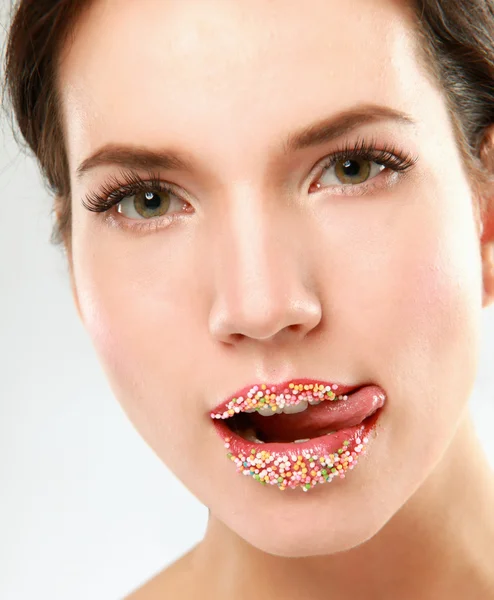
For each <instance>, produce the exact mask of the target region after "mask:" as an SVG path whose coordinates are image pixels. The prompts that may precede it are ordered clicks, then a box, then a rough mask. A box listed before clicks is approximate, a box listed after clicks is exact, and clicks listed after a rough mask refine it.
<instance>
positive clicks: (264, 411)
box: [258, 406, 276, 417]
mask: <svg viewBox="0 0 494 600" xmlns="http://www.w3.org/2000/svg"><path fill="white" fill-rule="evenodd" d="M258 412H259V414H260V415H262V416H263V417H271V416H273V415H274V414H276V412H275V411H274V410H271V407H270V406H263V407H262V408H261V409H259V411H258Z"/></svg>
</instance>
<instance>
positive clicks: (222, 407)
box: [210, 379, 365, 419]
mask: <svg viewBox="0 0 494 600" xmlns="http://www.w3.org/2000/svg"><path fill="white" fill-rule="evenodd" d="M292 384H293V385H298V384H301V385H304V386H306V385H307V386H309V385H312V386H314V385H318V386H320V385H322V386H324V388H328V387H329V388H330V389H331V391H332V392H333V393H334V394H335V396H340V395H346V394H349V393H350V392H354V391H355V390H358V389H360V388H362V387H365V384H358V385H343V384H341V383H335V382H329V381H322V380H319V379H290V380H288V381H282V382H280V383H273V384H270V383H254V384H252V385H248V386H245V387H244V388H242V389H240V390H238V391H237V392H236V393H235V394H233V395H231V396H230V397H229V398H227V399H226V400H224V401H223V402H221V403H220V404H218V405H217V406H216V407H215V408H214V409H213V410H211V411H210V413H211V414H210V416H211V417H212V418H213V419H214V418H217V419H218V418H220V419H221V418H223V419H226V418H228V416H232V415H233V414H234V413H239V412H244V411H245V410H246V409H247V408H248V398H249V396H248V395H249V393H252V394H253V395H255V394H257V393H258V392H262V391H265V392H267V390H270V391H271V392H274V393H276V394H283V393H284V390H290V391H291V388H290V385H292ZM307 391H308V390H307ZM240 399H242V400H240ZM228 411H233V412H230V413H229V414H228Z"/></svg>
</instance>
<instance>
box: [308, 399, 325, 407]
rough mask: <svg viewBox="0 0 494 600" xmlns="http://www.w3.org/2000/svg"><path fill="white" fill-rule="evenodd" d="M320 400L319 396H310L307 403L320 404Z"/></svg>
mask: <svg viewBox="0 0 494 600" xmlns="http://www.w3.org/2000/svg"><path fill="white" fill-rule="evenodd" d="M321 402H322V400H321V399H320V398H312V399H311V400H309V404H311V405H312V406H316V404H321Z"/></svg>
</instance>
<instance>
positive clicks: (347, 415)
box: [225, 390, 379, 444]
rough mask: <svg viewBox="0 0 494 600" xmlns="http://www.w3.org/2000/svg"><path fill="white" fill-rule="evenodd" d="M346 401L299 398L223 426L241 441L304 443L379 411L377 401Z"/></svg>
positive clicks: (239, 415)
mask: <svg viewBox="0 0 494 600" xmlns="http://www.w3.org/2000/svg"><path fill="white" fill-rule="evenodd" d="M357 391H358V390H357ZM348 398H349V396H347V395H344V396H339V397H335V398H334V399H333V400H331V401H329V402H328V401H327V400H318V401H308V400H305V399H301V400H299V401H298V402H296V403H294V404H291V405H290V406H285V407H284V408H283V409H282V408H280V407H277V408H276V409H275V410H274V411H273V410H272V408H261V409H258V410H254V411H252V410H251V411H248V412H240V413H235V414H234V415H233V416H230V417H229V418H227V419H226V420H225V425H226V426H227V427H228V428H229V429H230V430H231V431H232V432H233V433H236V434H237V435H239V436H240V437H242V438H243V439H245V440H247V441H251V442H256V443H259V444H265V443H286V442H288V443H295V444H297V443H304V442H308V441H309V440H311V439H314V438H318V437H321V436H323V435H330V434H332V433H335V432H337V431H339V430H341V429H344V428H348V427H353V426H355V425H358V424H360V423H362V422H363V421H364V420H365V419H366V418H369V417H370V416H372V414H373V413H374V412H375V411H376V410H377V409H378V408H379V406H378V404H379V399H378V400H377V401H375V402H374V404H372V405H371V406H370V405H369V404H368V403H367V402H365V403H360V405H358V406H356V405H355V404H354V403H353V401H352V406H349V405H345V404H344V403H346V402H350V401H349V400H348ZM350 398H351V396H350ZM371 411H372V412H371Z"/></svg>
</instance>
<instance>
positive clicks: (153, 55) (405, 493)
mask: <svg viewBox="0 0 494 600" xmlns="http://www.w3.org/2000/svg"><path fill="white" fill-rule="evenodd" d="M6 66H7V71H6V75H7V79H6V82H7V85H8V89H9V91H10V95H11V99H12V103H13V107H14V110H15V115H16V118H17V121H18V124H19V126H20V129H21V132H22V134H23V136H24V137H25V138H26V140H27V142H28V144H29V145H30V147H31V148H32V149H33V151H34V152H35V154H36V156H37V158H38V160H39V162H40V166H41V168H42V170H43V172H44V174H45V176H46V178H47V181H48V182H49V184H50V186H51V188H52V189H53V192H54V196H55V203H54V207H55V211H56V215H57V227H56V230H55V232H54V239H55V241H60V242H63V246H64V248H65V249H66V251H67V260H68V265H69V270H70V276H71V282H72V290H73V296H74V301H75V303H76V306H77V309H78V313H79V315H80V318H81V320H82V322H83V323H84V326H85V327H86V329H87V331H88V333H89V334H90V336H91V339H92V341H93V343H94V347H95V350H96V352H97V353H98V356H99V358H100V360H101V363H102V365H103V367H104V369H105V372H106V374H107V376H108V379H109V381H110V384H111V386H112V389H113V390H114V392H115V395H116V397H117V399H118V401H119V402H120V403H121V404H122V407H123V408H124V410H125V411H126V414H127V415H128V417H129V419H130V420H131V421H132V423H133V424H134V426H135V427H136V429H137V430H138V431H139V433H140V434H141V435H142V437H143V438H144V440H146V442H147V443H148V444H149V445H150V447H151V448H153V450H154V451H155V452H156V453H157V455H158V456H159V457H160V458H161V459H162V460H163V462H165V463H166V464H167V465H169V467H170V468H171V469H172V470H173V471H174V472H175V474H176V475H177V476H178V477H179V478H180V479H181V481H182V482H183V483H184V484H185V485H186V486H187V487H188V489H190V490H191V492H192V493H193V494H195V495H196V497H197V498H198V499H199V500H200V501H201V502H203V503H204V504H205V505H206V506H208V507H209V509H210V518H209V523H208V528H207V532H206V535H205V538H204V540H203V541H202V542H201V543H200V544H198V545H197V546H196V547H195V548H194V549H193V550H191V551H190V552H189V553H187V554H186V555H185V556H183V557H182V558H181V559H180V560H178V561H177V562H176V563H175V564H174V565H172V566H171V567H169V568H167V569H164V570H163V572H162V573H160V574H159V575H157V576H156V577H154V578H153V579H152V580H151V581H149V582H147V583H146V584H145V585H143V586H142V587H141V588H139V589H138V590H136V591H135V592H134V593H132V594H131V595H130V596H129V598H132V599H141V600H142V599H151V598H152V599H154V598H172V597H173V598H197V597H202V598H215V599H223V598H235V599H243V598H252V597H255V598H258V599H261V598H262V599H264V598H278V597H283V598H288V599H290V598H297V599H298V598H311V599H318V598H325V599H328V598H329V599H340V598H364V597H365V598H371V599H372V598H379V599H383V598H385V599H388V598H392V599H397V598H399V599H414V600H417V599H419V598H420V599H428V598H434V599H439V598H441V599H442V598H447V599H448V600H455V599H462V600H464V599H466V598H468V599H476V600H483V599H491V598H494V566H493V565H494V559H493V551H492V547H493V542H494V514H493V511H492V506H493V503H494V478H493V474H492V471H491V470H490V468H489V466H488V463H487V460H486V458H485V456H484V454H483V451H482V448H481V447H480V445H479V441H478V440H477V438H476V435H475V433H474V430H473V425H472V420H471V417H470V414H469V411H468V400H469V396H470V394H471V392H472V388H473V385H474V381H475V376H476V369H477V363H478V347H479V337H480V334H481V331H480V327H479V324H480V316H481V309H482V308H485V307H487V306H489V305H490V304H491V303H492V301H493V298H494V258H493V248H494V2H493V1H492V0H475V1H472V0H454V1H453V0H435V1H434V0H422V1H419V2H417V3H414V2H412V1H409V2H405V1H404V2H395V1H393V0H378V1H375V2H368V1H367V0H354V1H353V2H352V3H351V4H348V3H337V2H328V0H309V2H308V3H307V2H306V3H303V4H302V3H299V2H285V1H282V0H272V1H271V2H265V1H264V0H257V1H254V2H252V1H250V2H246V1H243V0H238V1H235V2H232V1H230V0H223V1H221V0H211V1H209V2H202V1H200V0H191V1H190V2H183V1H181V0H169V1H167V2H157V1H153V0H140V1H139V2H134V1H132V0H119V1H115V2H104V1H102V0H99V1H98V0H96V1H94V2H82V1H81V2H75V1H73V0H72V1H69V0H58V1H55V0H21V2H20V3H19V5H18V12H17V13H16V16H15V18H14V20H13V23H12V27H11V30H10V37H9V44H8V48H7V62H6Z"/></svg>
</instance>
